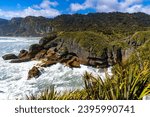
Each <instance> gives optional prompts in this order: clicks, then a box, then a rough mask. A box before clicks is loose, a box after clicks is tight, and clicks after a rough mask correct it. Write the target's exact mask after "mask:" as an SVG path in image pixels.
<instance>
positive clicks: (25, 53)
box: [18, 50, 28, 58]
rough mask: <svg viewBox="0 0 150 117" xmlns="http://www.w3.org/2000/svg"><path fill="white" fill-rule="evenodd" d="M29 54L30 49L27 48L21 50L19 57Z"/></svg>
mask: <svg viewBox="0 0 150 117" xmlns="http://www.w3.org/2000/svg"><path fill="white" fill-rule="evenodd" d="M27 54H28V51H27V50H21V51H20V53H19V55H18V57H19V58H23V57H26V56H27Z"/></svg>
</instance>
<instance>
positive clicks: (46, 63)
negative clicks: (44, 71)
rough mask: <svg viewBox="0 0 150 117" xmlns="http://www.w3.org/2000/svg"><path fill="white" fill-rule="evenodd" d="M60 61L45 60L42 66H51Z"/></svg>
mask: <svg viewBox="0 0 150 117" xmlns="http://www.w3.org/2000/svg"><path fill="white" fill-rule="evenodd" d="M57 62H58V61H50V60H49V61H45V62H43V63H42V65H41V67H49V66H51V65H54V64H56V63H57Z"/></svg>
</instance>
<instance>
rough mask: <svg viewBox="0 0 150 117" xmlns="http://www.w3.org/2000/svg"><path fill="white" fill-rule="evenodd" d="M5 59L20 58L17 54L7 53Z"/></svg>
mask: <svg viewBox="0 0 150 117" xmlns="http://www.w3.org/2000/svg"><path fill="white" fill-rule="evenodd" d="M2 58H3V59H4V60H11V59H18V57H17V56H16V55H15V54H6V55H4V56H2Z"/></svg>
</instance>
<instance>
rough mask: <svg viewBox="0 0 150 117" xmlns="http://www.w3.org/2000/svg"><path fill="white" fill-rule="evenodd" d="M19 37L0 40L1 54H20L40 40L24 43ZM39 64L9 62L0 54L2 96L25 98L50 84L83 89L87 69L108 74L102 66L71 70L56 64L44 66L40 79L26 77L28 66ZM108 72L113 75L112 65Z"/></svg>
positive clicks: (70, 88) (0, 88) (102, 75)
mask: <svg viewBox="0 0 150 117" xmlns="http://www.w3.org/2000/svg"><path fill="white" fill-rule="evenodd" d="M12 39H13V38H10V40H12ZM3 40H4V38H3ZM7 40H9V39H7ZM17 40H19V38H16V41H14V42H11V44H10V43H9V42H5V44H4V43H3V42H0V50H1V51H0V55H2V54H4V53H17V52H18V51H19V50H21V49H26V48H28V46H29V45H30V44H32V43H37V42H38V40H34V39H24V40H22V42H24V43H22V42H21V43H20V42H18V41H17ZM31 40H32V41H31ZM37 63H38V62H37V61H31V62H24V63H9V61H4V60H3V59H2V58H1V57H0V99H25V95H30V94H38V93H39V92H41V91H43V90H45V89H47V88H49V87H50V86H51V85H54V86H55V89H56V90H57V91H66V90H74V89H81V88H83V86H84V85H83V79H82V76H83V74H84V73H85V71H88V72H90V73H92V74H93V75H100V76H101V77H102V78H105V73H104V72H103V71H101V70H99V69H95V68H92V67H88V66H84V65H81V68H73V69H71V68H69V67H66V66H64V65H62V64H60V63H57V64H55V65H53V66H51V67H47V68H42V69H43V70H42V72H43V73H42V75H41V76H40V77H39V78H37V79H35V78H33V79H31V80H27V75H28V71H29V69H31V68H32V67H33V66H34V65H36V64H37ZM108 72H109V74H111V70H110V68H109V69H108Z"/></svg>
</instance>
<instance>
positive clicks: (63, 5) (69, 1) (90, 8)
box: [0, 0, 150, 19]
mask: <svg viewBox="0 0 150 117" xmlns="http://www.w3.org/2000/svg"><path fill="white" fill-rule="evenodd" d="M116 11H119V12H129V13H133V12H144V13H147V14H150V0H0V18H6V19H10V18H12V17H26V16H29V15H30V16H31V15H32V16H44V17H49V18H51V17H56V16H58V15H61V14H74V13H81V14H86V13H89V12H116Z"/></svg>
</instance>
